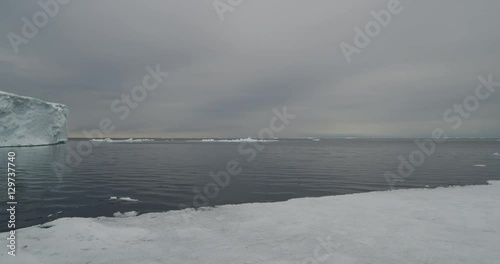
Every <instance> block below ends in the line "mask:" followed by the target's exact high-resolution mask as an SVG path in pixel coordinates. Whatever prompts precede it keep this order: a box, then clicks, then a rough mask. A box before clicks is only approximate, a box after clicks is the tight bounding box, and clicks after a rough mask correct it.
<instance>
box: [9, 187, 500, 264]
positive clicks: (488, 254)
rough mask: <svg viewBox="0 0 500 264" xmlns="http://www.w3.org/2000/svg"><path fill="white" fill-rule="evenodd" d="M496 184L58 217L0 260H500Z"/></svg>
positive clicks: (477, 263)
mask: <svg viewBox="0 0 500 264" xmlns="http://www.w3.org/2000/svg"><path fill="white" fill-rule="evenodd" d="M490 184H491V185H478V186H466V187H452V188H436V189H411V190H396V191H387V192H372V193H364V194H351V195H342V196H330V197H322V198H301V199H293V200H289V201H286V202H276V203H254V204H242V205H225V206H220V207H215V208H202V209H199V210H192V209H187V210H182V211H169V212H166V213H150V214H143V215H140V216H136V217H125V218H108V217H101V218H61V219H58V220H55V221H52V222H50V223H47V224H44V227H45V228H40V227H37V226H34V227H29V228H25V229H21V230H18V232H17V233H16V234H17V236H18V240H17V241H18V243H19V244H18V249H17V252H16V253H17V256H16V257H11V256H8V255H7V253H6V249H4V250H1V251H0V263H14V264H16V263H23V264H30V263H54V264H59V263H61V264H62V263H64V264H72V263H75V264H76V263H78V264H81V263H106V264H111V263H113V264H114V263H120V264H127V263H134V264H136V263H141V264H142V263H196V264H198V263H207V264H208V263H214V264H215V263H217V264H221V263H231V264H232V263H246V264H252V263H259V264H261V263H266V264H267V263H272V264H284V263H336V264H337V263H340V264H342V263H367V264H368V263H370V264H387V263H395V264H396V263H397V264H399V263H415V264H416V263H419V264H420V263H440V264H446V263H467V264H469V263H474V264H481V263H485V264H486V263H487V264H491V263H498V260H499V259H500V250H499V249H500V246H499V245H500V234H499V232H500V221H499V220H500V181H496V182H490ZM133 214H134V213H128V214H127V213H125V214H121V213H120V214H117V215H118V216H124V215H130V216H131V215H133ZM50 226H52V227H50ZM47 227H49V228H47ZM0 235H1V236H2V237H5V236H6V233H2V234H0ZM315 256H316V258H315ZM320 260H321V261H320ZM314 261H316V262H314Z"/></svg>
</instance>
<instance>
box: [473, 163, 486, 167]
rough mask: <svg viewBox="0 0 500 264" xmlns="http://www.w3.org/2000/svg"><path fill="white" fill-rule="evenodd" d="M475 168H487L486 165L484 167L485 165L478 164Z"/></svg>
mask: <svg viewBox="0 0 500 264" xmlns="http://www.w3.org/2000/svg"><path fill="white" fill-rule="evenodd" d="M474 167H486V165H483V164H477V165H474Z"/></svg>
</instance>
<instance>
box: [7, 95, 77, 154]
mask: <svg viewBox="0 0 500 264" xmlns="http://www.w3.org/2000/svg"><path fill="white" fill-rule="evenodd" d="M68 114H69V111H68V107H67V106H65V105H63V104H56V103H48V102H45V101H42V100H40V99H36V98H31V97H25V96H19V95H15V94H11V93H6V92H1V91H0V135H1V136H0V147H6V146H40V145H51V144H57V143H61V142H65V141H67V140H68V130H67V118H68Z"/></svg>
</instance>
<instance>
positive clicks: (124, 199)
mask: <svg viewBox="0 0 500 264" xmlns="http://www.w3.org/2000/svg"><path fill="white" fill-rule="evenodd" d="M109 199H110V200H121V201H127V202H138V201H139V200H137V199H132V198H130V197H116V196H111V197H109Z"/></svg>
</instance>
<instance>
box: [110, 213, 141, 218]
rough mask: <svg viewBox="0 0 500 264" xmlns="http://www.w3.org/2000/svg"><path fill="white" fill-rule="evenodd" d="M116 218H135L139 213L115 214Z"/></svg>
mask: <svg viewBox="0 0 500 264" xmlns="http://www.w3.org/2000/svg"><path fill="white" fill-rule="evenodd" d="M113 216H114V217H122V218H123V217H134V216H137V212H136V211H130V212H125V213H122V212H116V213H114V214H113Z"/></svg>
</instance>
